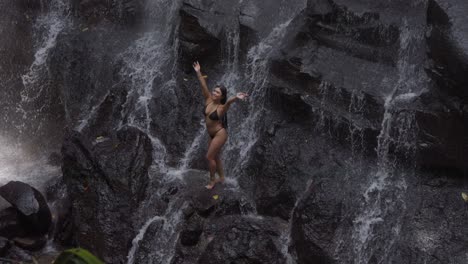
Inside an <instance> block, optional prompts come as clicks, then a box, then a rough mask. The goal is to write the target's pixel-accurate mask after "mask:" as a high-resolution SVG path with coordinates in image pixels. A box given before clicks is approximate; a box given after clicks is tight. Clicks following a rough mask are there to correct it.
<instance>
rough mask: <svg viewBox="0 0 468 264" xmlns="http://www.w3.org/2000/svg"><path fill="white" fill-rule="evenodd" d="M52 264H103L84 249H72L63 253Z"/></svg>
mask: <svg viewBox="0 0 468 264" xmlns="http://www.w3.org/2000/svg"><path fill="white" fill-rule="evenodd" d="M54 264H104V262H102V261H101V260H99V259H98V258H97V257H95V256H94V255H93V254H91V253H89V251H87V250H86V249H82V248H72V249H68V250H65V251H63V252H62V253H61V254H60V255H59V256H58V258H57V259H56V260H55V261H54Z"/></svg>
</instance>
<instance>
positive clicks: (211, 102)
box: [193, 61, 248, 189]
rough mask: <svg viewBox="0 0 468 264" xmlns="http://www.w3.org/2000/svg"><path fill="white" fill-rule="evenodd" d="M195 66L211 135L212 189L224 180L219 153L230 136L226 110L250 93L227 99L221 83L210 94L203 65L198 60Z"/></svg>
mask: <svg viewBox="0 0 468 264" xmlns="http://www.w3.org/2000/svg"><path fill="white" fill-rule="evenodd" d="M193 68H194V69H195V72H196V73H197V77H198V80H199V81H200V85H201V88H202V93H203V96H204V97H205V109H204V112H203V114H204V115H205V122H206V129H207V131H208V134H209V135H210V140H209V143H208V153H206V159H208V166H209V168H210V183H209V184H208V185H207V186H206V188H207V189H212V188H213V187H214V186H215V184H216V183H217V182H221V183H223V182H224V172H223V164H222V162H221V159H220V158H219V154H220V152H221V148H222V147H223V145H224V143H226V140H227V137H228V134H227V131H226V128H227V118H226V112H227V110H228V109H229V107H230V106H231V104H232V103H234V102H235V101H236V100H237V99H241V100H244V99H245V98H247V96H248V95H247V94H246V93H238V94H237V96H233V97H231V98H229V100H227V90H226V88H225V87H223V86H219V85H218V86H216V87H215V89H214V90H213V91H212V92H211V94H210V91H209V90H208V86H207V85H206V81H205V78H203V75H202V74H201V72H200V69H201V67H200V64H199V63H198V61H197V62H194V63H193ZM216 172H218V175H219V179H218V180H217V181H216V180H215V173H216Z"/></svg>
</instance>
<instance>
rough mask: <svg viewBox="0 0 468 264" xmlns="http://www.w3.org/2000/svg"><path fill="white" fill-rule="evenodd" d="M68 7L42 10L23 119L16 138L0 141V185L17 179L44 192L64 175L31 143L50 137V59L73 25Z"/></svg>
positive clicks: (58, 0) (56, 1)
mask: <svg viewBox="0 0 468 264" xmlns="http://www.w3.org/2000/svg"><path fill="white" fill-rule="evenodd" d="M68 8H69V6H68V1H66V0H53V1H51V2H50V3H48V5H47V8H43V9H41V13H40V14H39V15H38V17H37V18H36V20H35V21H34V23H33V28H32V29H33V31H32V33H33V38H32V39H33V40H34V43H33V47H34V50H35V51H34V58H33V61H32V63H31V65H30V66H29V69H28V71H27V72H26V73H25V74H24V75H22V76H21V79H22V83H23V89H22V90H21V91H19V95H20V97H21V100H20V101H19V102H18V104H17V105H16V111H17V113H19V114H20V116H21V117H22V118H21V119H20V120H13V123H14V126H15V127H16V129H17V131H18V134H17V136H16V137H15V138H7V137H5V138H3V137H2V138H0V145H1V146H2V148H1V149H0V184H5V183H7V182H8V181H10V180H13V179H14V180H19V181H23V182H26V183H28V184H31V185H32V186H34V187H36V188H38V189H39V190H41V191H43V188H44V187H45V186H43V185H44V183H45V182H47V181H48V180H49V179H50V178H52V177H56V176H58V175H60V169H59V168H58V167H56V166H51V165H49V164H47V157H44V155H43V153H44V152H45V151H43V150H44V149H43V146H41V147H39V149H40V150H41V153H40V154H39V155H36V154H37V153H36V152H37V151H36V150H35V149H33V148H34V147H36V146H30V145H28V144H27V143H29V142H30V141H32V140H37V141H39V137H40V136H42V135H43V134H46V135H47V131H46V130H47V129H48V125H49V124H47V118H49V116H50V115H51V113H50V111H49V107H51V106H52V105H53V104H57V103H58V102H57V101H58V99H57V98H55V97H53V92H52V91H51V88H50V82H49V78H48V77H49V68H48V65H47V59H48V56H49V54H50V52H51V51H52V50H53V49H54V47H55V45H56V42H57V37H58V35H59V34H60V33H61V32H62V31H64V30H66V29H67V27H69V26H70V24H71V23H70V20H69V17H68ZM56 100H57V101H56ZM26 141H27V142H26ZM58 143H60V142H58ZM46 147H48V146H46Z"/></svg>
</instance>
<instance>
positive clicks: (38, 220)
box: [0, 181, 52, 235]
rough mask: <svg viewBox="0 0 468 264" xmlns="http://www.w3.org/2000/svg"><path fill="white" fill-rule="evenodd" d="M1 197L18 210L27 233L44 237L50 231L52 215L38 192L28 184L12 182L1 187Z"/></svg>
mask: <svg viewBox="0 0 468 264" xmlns="http://www.w3.org/2000/svg"><path fill="white" fill-rule="evenodd" d="M0 195H1V196H2V197H3V198H4V199H5V200H7V201H8V202H9V203H10V204H12V205H13V207H14V208H15V209H17V210H18V212H19V213H20V219H21V222H22V225H23V227H24V228H25V229H26V230H27V232H32V233H34V234H38V235H43V234H46V233H47V232H48V231H49V227H50V224H51V222H52V215H51V213H50V209H49V206H48V205H47V202H46V200H45V198H44V197H43V196H42V194H41V193H40V192H39V191H38V190H36V189H35V188H33V187H31V186H29V185H28V184H26V183H23V182H18V181H11V182H9V183H7V184H6V185H4V186H2V187H0Z"/></svg>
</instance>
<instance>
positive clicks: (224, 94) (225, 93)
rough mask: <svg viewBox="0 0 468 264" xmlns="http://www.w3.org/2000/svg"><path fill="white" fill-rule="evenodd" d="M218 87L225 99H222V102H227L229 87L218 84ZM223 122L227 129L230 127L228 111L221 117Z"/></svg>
mask: <svg viewBox="0 0 468 264" xmlns="http://www.w3.org/2000/svg"><path fill="white" fill-rule="evenodd" d="M216 87H217V88H219V89H220V90H221V95H222V97H223V99H221V104H226V102H227V97H228V96H227V89H226V87H224V86H223V85H216ZM221 124H223V127H224V128H225V129H227V128H228V121H227V112H226V113H224V115H223V116H222V117H221Z"/></svg>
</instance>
